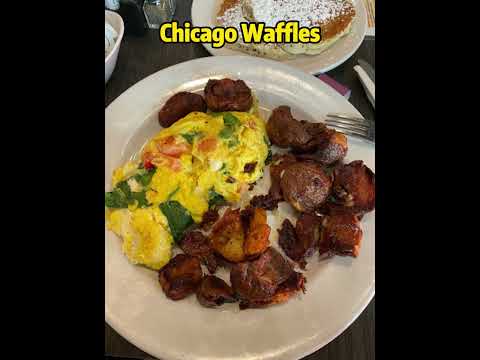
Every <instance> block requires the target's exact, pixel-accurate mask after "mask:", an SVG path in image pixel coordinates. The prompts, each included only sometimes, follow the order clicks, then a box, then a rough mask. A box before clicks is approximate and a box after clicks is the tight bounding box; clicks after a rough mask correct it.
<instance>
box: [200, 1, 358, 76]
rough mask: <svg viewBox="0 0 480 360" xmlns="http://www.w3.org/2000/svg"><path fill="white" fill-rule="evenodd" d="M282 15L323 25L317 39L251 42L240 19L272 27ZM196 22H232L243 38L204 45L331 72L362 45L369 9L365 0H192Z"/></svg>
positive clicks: (229, 24)
mask: <svg viewBox="0 0 480 360" xmlns="http://www.w3.org/2000/svg"><path fill="white" fill-rule="evenodd" d="M280 21H298V22H299V26H301V27H308V28H312V27H317V26H319V27H320V32H321V38H322V39H321V41H320V42H319V43H317V44H314V43H312V44H302V43H297V44H293V43H290V44H286V43H276V44H273V43H258V44H254V43H250V44H247V43H245V42H244V41H243V39H242V33H241V31H240V24H241V23H243V22H246V23H252V22H253V23H259V22H262V23H264V24H265V26H269V27H274V26H275V25H276V24H277V23H278V22H280ZM192 24H193V25H194V26H208V27H212V28H213V27H217V26H221V27H234V28H236V29H237V30H238V33H239V39H238V40H237V41H236V42H235V43H233V44H225V46H223V47H222V48H214V47H212V46H211V45H210V44H207V43H204V44H203V46H204V47H205V48H206V49H207V50H208V51H209V52H210V53H211V54H212V55H242V54H243V55H251V56H257V57H263V58H269V59H273V60H277V61H280V62H283V63H286V64H288V65H292V66H294V67H297V68H299V69H301V70H303V71H306V72H308V73H311V74H318V73H323V72H327V71H329V70H331V69H333V68H335V67H337V66H339V65H340V64H342V63H343V62H345V61H346V60H347V59H348V58H349V57H350V56H352V54H353V53H355V51H356V50H357V49H358V47H359V46H360V44H361V43H362V41H363V39H364V37H365V33H366V31H367V13H366V10H365V5H364V3H363V1H361V0H303V1H296V0H193V3H192Z"/></svg>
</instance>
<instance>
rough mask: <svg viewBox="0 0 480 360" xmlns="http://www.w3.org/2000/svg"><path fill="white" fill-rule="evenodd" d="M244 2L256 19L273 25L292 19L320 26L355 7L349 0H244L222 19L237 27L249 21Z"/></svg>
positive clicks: (301, 24) (309, 25)
mask: <svg viewBox="0 0 480 360" xmlns="http://www.w3.org/2000/svg"><path fill="white" fill-rule="evenodd" d="M241 2H243V5H244V10H246V9H248V12H250V13H251V15H253V18H254V19H255V20H256V21H258V22H264V23H265V24H266V25H267V26H272V27H273V26H275V25H276V24H277V23H278V22H279V21H292V20H297V21H299V24H300V26H306V27H311V26H318V25H320V24H322V23H325V22H328V21H329V20H331V19H334V18H336V17H338V16H341V15H342V14H345V13H347V12H348V11H351V9H352V7H353V5H352V3H351V2H350V1H348V0H241V1H240V4H237V5H236V6H234V7H233V8H231V9H229V10H227V11H226V12H225V14H224V15H223V16H222V17H221V18H219V20H220V21H221V22H222V23H224V24H225V25H226V26H233V27H236V28H238V27H239V26H238V24H239V23H240V22H241V21H247V20H246V18H245V16H244V15H245V14H244V12H243V11H242V4H241ZM227 24H228V25H227Z"/></svg>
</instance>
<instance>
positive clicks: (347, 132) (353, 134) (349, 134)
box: [338, 129, 371, 141]
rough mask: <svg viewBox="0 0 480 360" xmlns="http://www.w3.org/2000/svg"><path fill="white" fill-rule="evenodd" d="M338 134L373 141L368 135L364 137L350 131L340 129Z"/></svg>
mask: <svg viewBox="0 0 480 360" xmlns="http://www.w3.org/2000/svg"><path fill="white" fill-rule="evenodd" d="M338 132H340V133H342V134H344V135H348V136H353V137H357V138H362V139H367V140H370V141H371V139H370V138H369V137H368V136H367V135H364V134H359V133H356V132H351V131H348V130H340V129H339V130H338Z"/></svg>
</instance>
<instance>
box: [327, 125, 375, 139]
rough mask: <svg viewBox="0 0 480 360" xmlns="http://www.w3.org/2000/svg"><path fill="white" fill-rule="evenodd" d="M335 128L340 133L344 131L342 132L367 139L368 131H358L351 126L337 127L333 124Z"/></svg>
mask: <svg viewBox="0 0 480 360" xmlns="http://www.w3.org/2000/svg"><path fill="white" fill-rule="evenodd" d="M333 127H335V128H336V130H338V132H341V133H344V134H347V135H354V136H360V137H362V138H365V139H368V133H367V132H365V131H363V130H362V131H358V130H355V129H351V128H348V129H347V128H341V127H337V126H333Z"/></svg>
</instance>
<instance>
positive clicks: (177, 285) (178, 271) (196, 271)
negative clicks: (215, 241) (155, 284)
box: [158, 254, 203, 300]
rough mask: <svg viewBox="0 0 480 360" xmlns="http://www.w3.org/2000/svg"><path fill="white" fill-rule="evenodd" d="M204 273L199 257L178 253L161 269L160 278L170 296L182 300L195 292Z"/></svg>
mask: <svg viewBox="0 0 480 360" xmlns="http://www.w3.org/2000/svg"><path fill="white" fill-rule="evenodd" d="M202 275H203V274H202V267H201V266H200V260H198V258H197V257H195V256H190V255H185V254H178V255H177V256H175V257H174V258H172V259H171V260H170V262H169V263H168V264H167V265H165V266H164V267H163V268H162V269H161V270H160V271H159V274H158V280H159V282H160V285H161V286H162V289H163V292H164V293H165V295H166V296H167V297H168V298H170V299H172V300H181V299H183V298H185V297H187V296H188V295H190V294H193V293H194V292H195V290H196V289H197V286H198V285H199V284H200V281H201V280H202Z"/></svg>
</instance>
